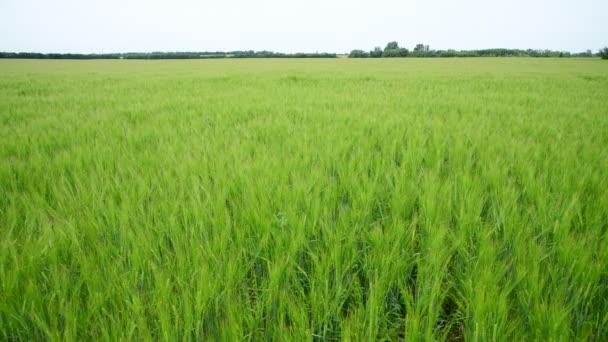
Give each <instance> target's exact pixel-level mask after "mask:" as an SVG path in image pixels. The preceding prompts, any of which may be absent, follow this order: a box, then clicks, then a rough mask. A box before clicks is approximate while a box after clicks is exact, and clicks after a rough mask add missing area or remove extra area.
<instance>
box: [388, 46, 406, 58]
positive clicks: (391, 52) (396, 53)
mask: <svg viewBox="0 0 608 342" xmlns="http://www.w3.org/2000/svg"><path fill="white" fill-rule="evenodd" d="M408 53H409V50H408V49H406V48H398V49H388V50H386V49H385V50H384V54H383V57H407V55H408Z"/></svg>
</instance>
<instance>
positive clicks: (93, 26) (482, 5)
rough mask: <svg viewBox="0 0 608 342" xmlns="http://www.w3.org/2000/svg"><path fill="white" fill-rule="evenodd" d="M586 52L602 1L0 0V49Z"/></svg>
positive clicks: (597, 37) (605, 6)
mask: <svg viewBox="0 0 608 342" xmlns="http://www.w3.org/2000/svg"><path fill="white" fill-rule="evenodd" d="M391 40H396V41H398V42H399V44H400V45H401V46H405V47H407V48H409V49H412V47H413V46H414V45H415V44H416V43H425V44H430V45H431V48H435V49H448V48H454V49H480V48H491V47H505V48H535V49H552V50H567V51H573V52H578V51H584V50H586V49H592V50H594V51H596V50H598V49H599V48H601V47H603V46H606V45H608V0H510V1H509V0H500V1H496V0H454V1H449V0H427V1H422V0H415V1H413V0H402V1H393V0H369V1H362V0H306V1H304V0H298V1H295V0H257V1H256V0H249V1H247V0H229V1H216V0H199V1H195V0H0V51H36V52H82V53H94V52H127V51H216V50H220V51H229V50H272V51H280V52H298V51H301V52H315V51H319V52H337V53H342V52H347V51H350V50H352V49H356V48H358V49H365V50H369V49H372V48H373V47H374V46H382V47H384V45H385V44H386V43H387V42H388V41H391Z"/></svg>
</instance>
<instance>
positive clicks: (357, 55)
mask: <svg viewBox="0 0 608 342" xmlns="http://www.w3.org/2000/svg"><path fill="white" fill-rule="evenodd" d="M348 57H350V58H366V57H369V53H368V52H366V51H363V50H353V51H351V52H350V55H348Z"/></svg>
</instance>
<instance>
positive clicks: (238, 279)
mask: <svg viewBox="0 0 608 342" xmlns="http://www.w3.org/2000/svg"><path fill="white" fill-rule="evenodd" d="M607 103H608V63H605V62H603V61H601V60H599V59H528V58H517V59H502V58H492V59H490V58H488V59H485V58H478V59H366V60H357V59H331V60H330V59H327V60H228V59H225V60H202V61H201V60H187V61H184V60H182V61H146V62H144V61H45V60H4V61H0V194H2V196H0V340H9V341H11V340H43V339H48V340H107V341H116V340H133V339H135V338H138V339H144V340H166V341H175V340H227V341H237V340H242V339H244V340H263V339H270V340H297V341H305V340H363V341H370V340H382V339H385V340H397V339H402V338H405V340H407V341H417V340H434V339H435V340H461V339H464V340H467V341H490V340H504V341H530V340H543V341H560V340H582V341H585V340H590V341H606V340H608V239H607V237H606V234H607V228H608V210H607V208H608V196H607V195H606V189H607V188H608V168H607V167H606V165H608V149H606V146H608V112H607V108H608V107H607V105H606V104H607Z"/></svg>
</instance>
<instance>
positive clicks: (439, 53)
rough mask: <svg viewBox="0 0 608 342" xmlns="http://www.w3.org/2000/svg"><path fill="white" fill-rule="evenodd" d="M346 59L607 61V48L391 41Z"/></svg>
mask: <svg viewBox="0 0 608 342" xmlns="http://www.w3.org/2000/svg"><path fill="white" fill-rule="evenodd" d="M348 57H350V58H381V57H389V58H390V57H601V58H603V59H608V47H606V48H603V49H601V50H600V51H599V52H598V53H597V54H594V53H593V52H592V51H591V50H587V51H585V52H578V53H572V52H568V51H553V50H533V49H527V50H522V49H481V50H452V49H450V50H431V49H430V47H429V45H425V44H416V46H415V47H414V49H413V50H412V51H410V50H408V49H407V48H404V47H399V44H398V43H397V42H395V41H393V42H389V43H388V44H386V47H385V48H384V49H382V48H381V47H379V46H377V47H375V48H374V49H373V50H371V51H364V50H352V51H351V52H350V54H349V55H348Z"/></svg>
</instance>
